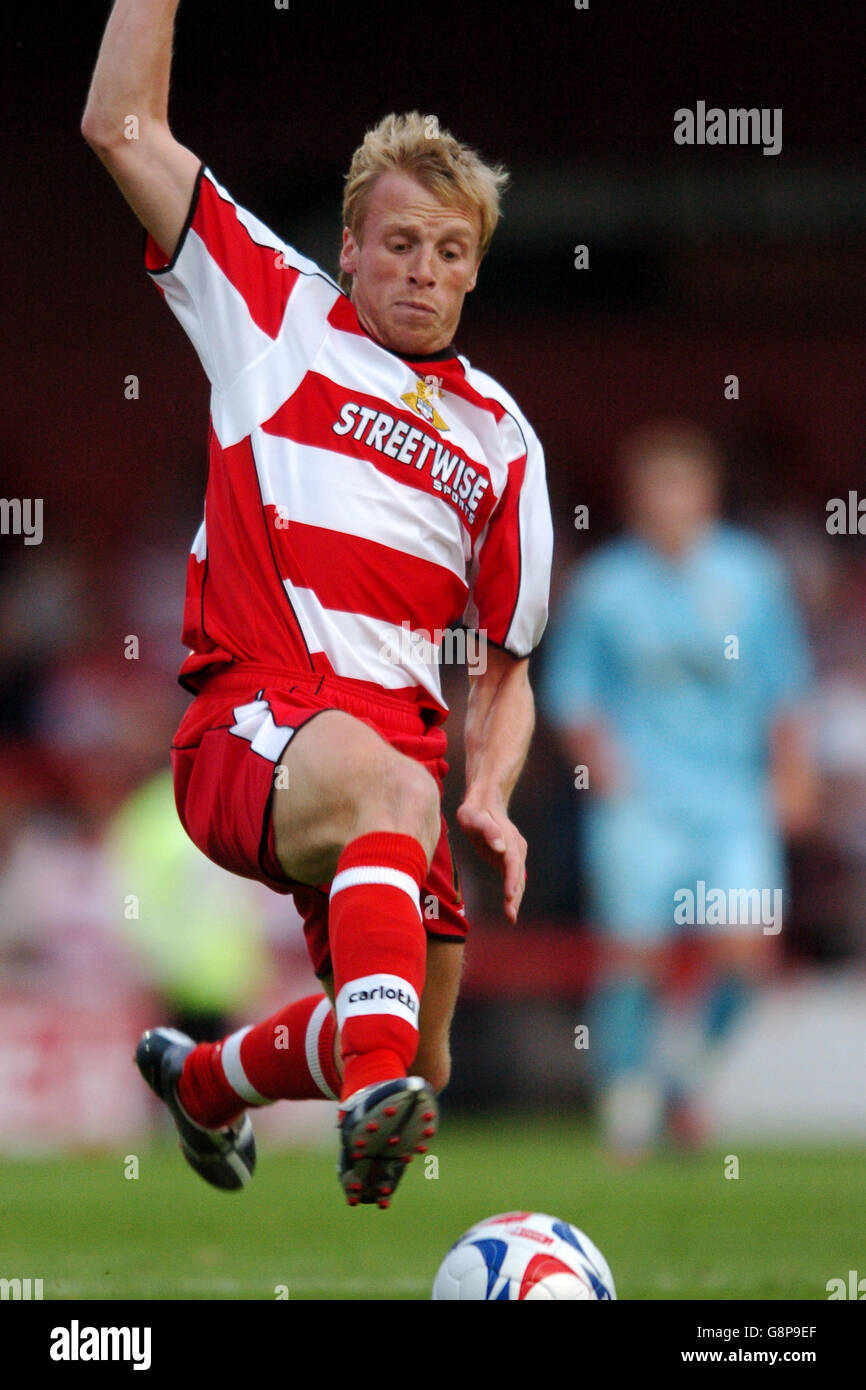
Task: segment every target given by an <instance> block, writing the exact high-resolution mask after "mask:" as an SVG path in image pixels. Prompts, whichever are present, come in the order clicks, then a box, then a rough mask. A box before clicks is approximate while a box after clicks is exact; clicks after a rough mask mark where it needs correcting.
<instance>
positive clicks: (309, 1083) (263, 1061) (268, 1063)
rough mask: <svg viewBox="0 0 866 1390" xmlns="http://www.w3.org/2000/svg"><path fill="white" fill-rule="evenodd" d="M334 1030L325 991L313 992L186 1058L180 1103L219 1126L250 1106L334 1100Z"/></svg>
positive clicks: (201, 1046) (336, 1084)
mask: <svg viewBox="0 0 866 1390" xmlns="http://www.w3.org/2000/svg"><path fill="white" fill-rule="evenodd" d="M336 1029H337V1024H336V1020H335V1018H334V1011H333V1009H332V1008H331V1001H330V1000H329V999H328V997H327V995H326V994H311V995H309V996H308V998H306V999H299V1000H297V1001H296V1003H294V1004H288V1005H287V1006H286V1007H285V1008H284V1009H280V1010H279V1012H278V1013H275V1014H272V1015H271V1017H270V1018H266V1019H265V1021H264V1023H257V1024H255V1026H254V1027H250V1028H241V1029H239V1031H238V1032H237V1033H231V1034H230V1035H229V1037H227V1038H223V1039H222V1041H221V1042H218V1043H199V1045H198V1047H197V1048H196V1049H195V1051H194V1052H191V1053H190V1054H189V1056H188V1057H187V1059H186V1061H185V1062H184V1066H183V1073H182V1075H181V1079H180V1083H179V1085H178V1088H177V1093H178V1097H179V1099H180V1103H181V1105H182V1106H183V1108H184V1110H185V1111H186V1112H187V1114H188V1115H189V1116H190V1118H191V1119H193V1120H195V1121H196V1122H197V1123H198V1124H200V1125H205V1126H206V1127H207V1128H208V1129H219V1128H220V1127H221V1126H222V1125H226V1124H229V1123H230V1122H231V1121H232V1120H233V1119H235V1118H236V1116H237V1115H239V1114H240V1113H241V1111H242V1110H245V1109H246V1108H247V1106H249V1105H269V1104H270V1103H271V1101H274V1100H315V1099H319V1100H320V1099H321V1098H322V1097H323V1096H325V1097H326V1098H328V1099H329V1100H336V1099H337V1097H338V1095H339V1092H340V1077H339V1074H338V1072H337V1068H336V1066H335V1064H334V1034H335V1032H336Z"/></svg>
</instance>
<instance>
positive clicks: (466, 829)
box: [457, 796, 526, 922]
mask: <svg viewBox="0 0 866 1390" xmlns="http://www.w3.org/2000/svg"><path fill="white" fill-rule="evenodd" d="M457 823H458V825H459V826H460V829H461V830H462V831H463V833H464V835H466V836H467V838H468V839H469V840H471V842H472V844H473V845H474V847H475V849H476V851H477V853H478V854H480V856H481V858H482V859H484V860H486V862H487V863H488V864H492V865H493V867H494V868H495V869H497V870H498V871H499V873H500V875H501V876H502V880H503V892H504V897H505V915H506V917H507V918H508V920H509V921H510V922H516V921H517V914H518V912H519V911H520V903H521V900H522V898H523V892H524V889H525V887H526V841H525V839H524V838H523V836H522V835H521V833H520V831H519V830H518V829H517V826H516V825H515V824H514V823H513V821H511V820H510V819H509V817H508V812H507V811H506V809H505V806H504V805H503V804H502V802H501V801H498V800H497V799H496V798H489V799H486V800H483V801H482V800H479V799H475V798H472V797H471V796H467V798H466V800H465V801H464V802H463V803H462V805H461V806H459V807H458V809H457Z"/></svg>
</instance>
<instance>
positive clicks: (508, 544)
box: [145, 167, 552, 721]
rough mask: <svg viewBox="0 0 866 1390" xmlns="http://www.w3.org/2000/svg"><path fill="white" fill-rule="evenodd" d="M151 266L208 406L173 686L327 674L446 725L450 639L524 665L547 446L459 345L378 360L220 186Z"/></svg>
mask: <svg viewBox="0 0 866 1390" xmlns="http://www.w3.org/2000/svg"><path fill="white" fill-rule="evenodd" d="M145 262H146V267H147V270H148V273H149V274H150V275H151V277H152V278H153V281H154V283H155V284H156V285H157V287H158V288H159V290H160V291H161V293H162V294H163V295H164V297H165V298H166V299H167V301H168V303H169V305H170V306H171V308H172V310H173V312H174V313H175V315H176V316H177V318H178V319H179V320H180V322H181V324H182V325H183V327H184V329H185V330H186V332H187V333H188V335H189V337H190V339H191V340H192V343H193V345H194V347H195V348H196V351H197V352H198V355H199V357H200V359H201V362H202V365H203V367H204V369H205V371H206V373H207V375H208V378H209V380H210V383H211V387H212V393H211V405H210V424H211V428H210V445H209V453H210V458H209V475H208V483H207V493H206V497H205V516H204V522H203V524H202V526H201V528H200V529H199V532H198V535H197V536H196V539H195V542H194V545H193V549H192V554H191V556H190V562H189V571H188V581H187V595H186V606H185V612H184V632H183V640H184V642H185V643H186V645H187V646H188V647H189V648H190V649H191V650H190V653H189V656H188V657H187V659H186V661H185V662H184V664H183V666H182V667H181V673H180V679H181V682H182V683H183V684H184V685H186V686H187V687H188V688H190V689H193V690H195V689H197V688H198V687H199V685H200V683H201V681H202V680H203V678H204V677H205V676H206V675H208V674H210V673H211V672H212V671H214V670H218V669H220V668H225V666H226V665H227V664H229V663H231V662H234V661H246V662H254V663H255V664H257V665H259V666H264V667H268V668H270V669H272V670H273V671H274V672H275V673H280V672H285V673H291V672H297V671H305V672H308V673H309V672H311V671H313V672H320V673H322V674H327V675H336V676H339V677H341V678H343V679H349V680H354V681H359V682H361V684H362V686H364V687H365V688H369V687H375V689H376V690H377V691H378V692H379V693H382V692H383V691H384V692H385V693H387V694H389V695H392V696H398V697H402V698H405V699H408V700H412V701H415V702H417V703H419V704H420V705H422V706H425V707H427V708H429V709H430V710H432V711H434V714H433V718H434V721H436V720H437V717H438V719H442V718H444V717H445V714H446V713H447V707H446V706H445V704H444V701H443V698H442V694H441V688H440V681H439V668H438V659H437V658H438V655H439V652H438V648H439V645H440V642H441V639H442V635H443V633H444V631H445V629H447V628H448V627H449V625H451V624H454V623H456V622H460V621H461V619H462V620H463V621H464V622H466V623H467V624H468V625H469V626H470V627H472V628H476V629H478V631H479V632H483V633H485V634H486V640H487V641H489V642H492V643H495V644H497V645H499V646H501V647H504V648H505V649H506V650H507V651H509V652H510V653H511V654H512V655H514V656H516V657H522V656H526V655H528V654H529V652H530V651H532V649H533V648H534V647H535V645H536V644H537V642H538V641H539V639H540V637H541V634H542V631H543V630H544V626H545V623H546V620H547V601H548V591H549V582H550V565H551V551H552V525H551V518H550V506H549V502H548V496H547V488H546V483H545V477H544V458H543V454H542V450H541V446H540V444H539V442H538V439H537V437H536V435H535V432H534V431H533V429H532V427H531V426H530V425H529V423H528V422H527V421H526V419H525V418H524V416H523V415H522V414H521V412H520V410H519V409H518V408H517V406H516V405H515V403H514V402H513V400H512V399H511V397H510V396H509V395H507V393H506V392H505V391H503V389H502V387H501V386H499V385H498V384H497V383H496V382H495V381H493V380H492V379H491V378H490V377H488V376H486V375H485V374H484V373H483V372H479V371H476V370H475V369H474V368H473V367H471V366H470V364H469V362H468V361H467V359H466V358H465V357H462V356H459V355H458V354H457V353H456V352H455V350H454V349H453V348H452V347H449V348H447V349H445V350H444V351H443V352H441V353H437V354H434V355H433V356H432V357H422V358H403V357H402V356H400V354H399V353H397V352H394V351H392V350H390V349H388V348H385V347H383V346H381V345H380V344H379V343H377V342H376V341H375V340H374V339H373V338H372V337H371V336H370V335H369V334H368V333H367V332H366V331H365V330H364V329H363V328H362V327H361V325H360V323H359V321H358V317H357V314H356V312H355V309H354V307H353V305H352V302H351V300H350V299H349V298H348V297H347V296H346V295H345V294H344V293H343V292H342V291H341V290H340V289H339V287H338V286H337V285H336V284H335V282H334V281H333V280H332V279H331V278H330V276H328V275H326V274H325V273H324V272H323V271H322V270H321V269H320V268H319V267H318V266H317V265H315V264H314V263H313V262H312V261H310V260H307V259H306V258H305V257H303V256H301V255H299V254H298V252H297V251H295V250H293V249H292V247H290V246H287V245H286V244H285V243H284V242H283V241H281V240H280V238H279V237H277V236H275V235H274V233H273V232H271V231H269V230H268V228H267V227H265V226H264V225H263V224H262V223H261V222H260V221H259V220H258V219H257V218H256V217H254V216H253V215H252V214H251V213H249V212H247V211H245V210H244V209H243V208H241V207H239V206H238V205H237V204H236V203H235V202H234V200H233V199H232V198H231V197H230V195H229V194H228V193H227V192H226V191H225V189H223V188H221V187H220V185H219V184H218V183H217V182H216V180H215V179H214V177H213V175H212V174H211V172H210V170H209V169H207V168H204V167H202V169H201V170H200V171H199V176H198V180H197V183H196V189H195V193H194V195H193V200H192V204H191V207H190V213H189V216H188V219H187V224H186V226H185V228H184V231H183V233H182V235H181V238H180V241H179V243H178V247H177V249H176V251H175V254H174V257H173V259H172V260H171V261H170V262H169V261H168V260H167V258H166V256H165V255H164V254H163V252H162V251H161V250H160V248H159V247H158V246H157V244H156V243H155V242H154V240H153V239H152V238H151V237H148V238H147V243H146V249H145Z"/></svg>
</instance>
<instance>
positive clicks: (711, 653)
mask: <svg viewBox="0 0 866 1390" xmlns="http://www.w3.org/2000/svg"><path fill="white" fill-rule="evenodd" d="M621 465H622V486H623V490H624V502H625V512H626V518H627V530H626V532H625V534H623V535H622V536H621V537H620V538H619V539H616V540H614V541H613V542H612V543H610V544H607V545H604V546H602V547H601V548H600V549H599V550H597V551H596V552H595V554H593V555H592V556H590V558H589V559H588V560H587V561H586V562H585V563H584V564H583V565H582V566H581V567H579V569H578V571H577V572H576V573H575V575H574V577H573V579H572V581H571V583H570V585H569V586H568V588H567V591H566V594H565V597H564V600H563V602H562V604H561V607H560V610H559V613H558V615H557V622H556V626H555V631H554V632H553V633H552V635H551V639H550V642H551V647H550V650H549V657H548V662H547V666H546V670H545V680H544V702H545V705H546V709H547V712H548V714H549V717H550V719H551V721H552V722H553V724H554V725H555V727H556V728H557V729H558V731H559V733H560V735H561V738H562V741H563V744H564V747H565V749H566V752H567V754H568V757H569V760H570V763H571V764H572V765H573V766H575V768H576V769H579V768H581V767H583V768H585V769H586V776H587V782H586V783H585V785H587V790H588V795H589V796H590V798H591V799H590V801H589V803H588V808H587V815H586V820H585V831H584V835H585V838H584V843H583V855H582V858H583V862H584V869H585V873H586V876H587V880H588V884H589V887H590V890H591V894H592V898H593V907H594V920H595V921H596V922H597V924H598V926H599V927H600V929H601V931H602V933H603V940H604V947H603V959H604V968H603V979H602V981H601V983H600V987H599V990H598V992H597V994H596V996H595V1000H594V1009H593V1015H594V1022H593V1023H592V1024H591V1025H590V1039H589V1055H590V1059H591V1062H592V1064H593V1067H594V1071H595V1076H596V1080H597V1083H598V1085H599V1087H600V1092H601V1112H602V1122H603V1129H604V1132H605V1135H606V1137H607V1140H608V1142H609V1144H610V1145H611V1146H612V1147H613V1148H614V1149H615V1150H617V1151H618V1152H620V1153H622V1154H628V1155H637V1154H640V1153H642V1152H644V1151H648V1150H650V1149H651V1148H652V1147H653V1145H655V1143H656V1142H657V1141H658V1139H659V1138H660V1137H661V1135H662V1133H663V1130H664V1126H665V1122H667V1124H668V1126H669V1127H670V1130H671V1137H672V1138H674V1139H675V1140H676V1139H677V1138H679V1139H680V1140H681V1141H682V1142H684V1143H697V1142H699V1140H700V1137H701V1135H702V1133H703V1132H704V1129H705V1117H704V1116H702V1114H701V1109H702V1107H701V1104H700V1098H701V1092H702V1087H703V1083H704V1079H705V1073H706V1063H707V1060H708V1057H709V1054H710V1051H711V1049H712V1048H713V1046H714V1045H715V1044H717V1043H718V1042H719V1041H720V1040H721V1039H722V1038H723V1037H724V1036H725V1034H726V1033H727V1032H728V1031H729V1029H730V1028H731V1026H732V1024H733V1022H734V1020H735V1019H736V1018H737V1016H738V1014H739V1013H740V1010H741V1009H742V1007H743V1004H744V1003H745V1001H746V999H747V998H748V995H749V992H750V990H751V989H752V987H753V986H754V984H755V983H756V982H757V981H759V980H760V979H762V978H765V977H766V976H767V973H768V972H769V971H770V970H771V969H772V966H773V963H774V961H775V960H776V958H777V950H776V948H777V946H778V942H779V928H780V927H782V926H783V923H782V922H781V921H779V922H776V921H775V920H771V921H767V920H766V919H765V918H764V917H763V916H762V917H761V920H760V921H752V920H751V912H752V908H753V907H754V906H756V905H757V903H758V901H759V900H758V898H756V897H755V893H754V890H766V894H767V895H766V896H764V897H763V898H762V899H760V901H761V903H762V905H763V907H762V911H763V908H766V906H767V905H771V904H772V905H776V906H778V905H779V904H780V903H781V904H783V905H784V904H785V901H786V900H785V895H784V892H783V889H784V881H785V872H784V863H783V845H782V836H784V835H785V834H792V835H793V834H798V833H800V832H802V831H804V830H805V829H806V828H807V827H808V824H809V821H810V818H811V816H812V813H813V805H814V794H815V785H814V775H813V767H812V761H811V756H810V752H809V740H808V732H807V721H806V717H805V712H804V704H803V702H804V697H805V696H806V694H807V691H808V688H809V680H810V662H809V657H808V653H807V650H806V647H805V643H804V638H803V635H802V632H801V626H800V621H799V618H798V614H797V612H796V609H795V606H794V603H793V601H792V597H791V594H790V592H789V587H788V583H787V581H786V577H785V575H784V573H783V572H782V569H781V567H780V565H779V563H778V562H777V560H776V558H775V556H774V554H773V553H772V551H771V550H770V549H769V548H768V547H767V546H766V545H765V544H764V543H763V542H762V541H761V540H759V539H758V538H757V537H755V536H752V535H750V534H748V533H746V532H744V531H741V530H738V529H734V528H733V527H731V526H729V525H726V524H723V523H722V522H721V521H720V520H719V506H720V481H721V473H720V460H719V455H718V451H717V448H716V446H715V444H714V442H713V440H712V439H711V438H710V437H709V436H708V435H707V434H705V433H704V431H703V430H701V429H699V428H698V427H696V426H693V425H691V424H689V423H687V422H681V421H670V422H659V423H650V424H647V425H645V426H644V427H642V428H641V429H639V430H637V431H636V432H635V433H634V434H633V435H631V436H630V437H629V438H627V439H626V440H625V442H624V444H623V446H622V449H621ZM579 779H580V772H579V771H577V782H578V785H580V780H579ZM701 883H703V885H704V888H703V897H702V896H701V894H702V890H701V887H700V884H701ZM719 889H720V890H722V893H723V894H724V895H725V900H724V907H722V906H720V903H721V898H720V897H718V896H716V898H715V903H716V906H715V907H714V908H712V910H703V911H702V909H701V903H702V902H703V903H704V904H705V903H706V902H707V895H708V894H709V893H710V890H719ZM683 890H687V892H683ZM777 892H778V893H779V894H781V896H780V897H777V896H774V894H776V893H777ZM688 893H691V894H692V895H693V896H692V898H691V900H690V899H689V897H688ZM732 893H733V894H735V895H737V896H736V898H733V899H730V900H729V898H728V895H729V894H732ZM744 894H746V895H749V896H748V898H743V897H741V895H744ZM675 895H677V896H675ZM690 901H691V921H690V920H689V915H690V908H689V902H690ZM729 901H730V902H731V903H736V904H740V902H742V903H745V902H746V901H748V903H749V904H750V908H749V917H748V920H747V921H745V922H744V921H743V920H742V918H743V916H744V915H745V914H744V913H743V911H742V909H741V908H740V907H739V906H738V907H737V908H736V910H734V911H729V910H727V908H728V905H729ZM701 916H703V917H704V919H705V920H704V922H703V923H701V921H700V920H699V918H700V917H701ZM714 918H719V919H727V920H718V921H714V920H713V919H714ZM735 918H739V919H740V920H734V919H735ZM765 927H766V928H767V930H766V931H765ZM688 932H694V933H696V934H697V935H698V937H699V939H700V949H701V956H702V962H703V966H704V971H703V976H701V972H699V973H698V976H697V978H695V977H694V976H693V975H687V976H686V977H685V979H684V978H683V976H682V973H681V972H680V971H678V970H677V969H676V959H677V957H676V952H675V949H674V948H675V946H676V945H677V941H678V937H679V936H681V935H682V934H683V933H688Z"/></svg>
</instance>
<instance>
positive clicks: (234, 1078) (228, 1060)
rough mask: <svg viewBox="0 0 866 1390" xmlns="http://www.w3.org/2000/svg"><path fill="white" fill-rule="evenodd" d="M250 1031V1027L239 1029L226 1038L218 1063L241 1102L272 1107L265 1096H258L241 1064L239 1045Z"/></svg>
mask: <svg viewBox="0 0 866 1390" xmlns="http://www.w3.org/2000/svg"><path fill="white" fill-rule="evenodd" d="M251 1031H252V1025H250V1026H249V1027H247V1028H239V1029H238V1031H237V1032H236V1033H232V1034H231V1035H230V1036H229V1037H228V1038H226V1040H225V1042H224V1043H223V1045H222V1050H221V1052H220V1061H221V1062H222V1068H223V1071H224V1073H225V1078H226V1081H227V1082H228V1083H229V1085H230V1086H231V1088H232V1090H233V1091H237V1093H238V1095H239V1096H240V1098H241V1100H245V1101H247V1102H248V1103H249V1104H250V1105H272V1104H273V1102H272V1101H271V1100H269V1098H268V1097H267V1096H263V1095H260V1094H259V1092H258V1091H257V1090H256V1088H255V1086H253V1084H252V1082H251V1081H250V1079H249V1077H248V1076H247V1074H246V1072H245V1071H244V1067H243V1063H242V1062H241V1043H242V1042H243V1040H244V1038H245V1037H246V1035H247V1033H249V1032H251Z"/></svg>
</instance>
